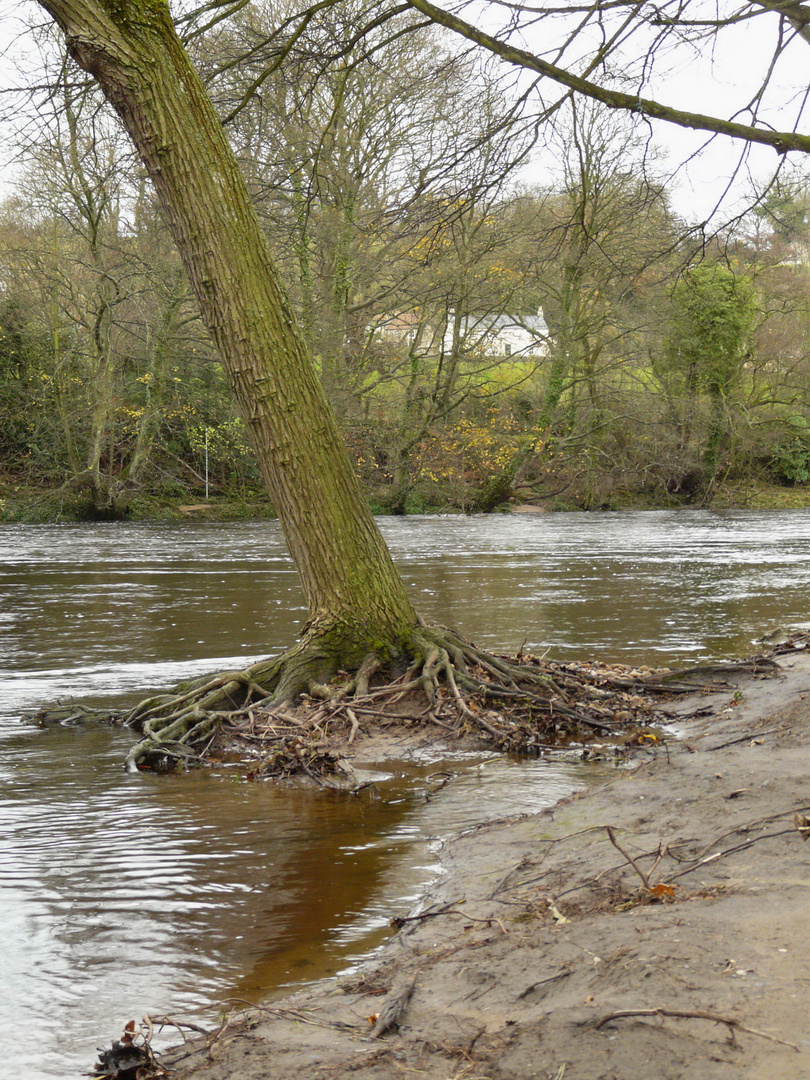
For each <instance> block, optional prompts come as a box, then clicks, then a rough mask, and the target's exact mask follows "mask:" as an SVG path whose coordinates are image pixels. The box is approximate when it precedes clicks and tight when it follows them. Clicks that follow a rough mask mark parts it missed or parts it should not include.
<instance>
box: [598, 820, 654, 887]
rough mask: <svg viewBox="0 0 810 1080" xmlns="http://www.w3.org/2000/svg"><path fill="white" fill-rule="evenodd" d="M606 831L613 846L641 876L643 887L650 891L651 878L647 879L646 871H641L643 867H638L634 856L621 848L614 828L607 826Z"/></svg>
mask: <svg viewBox="0 0 810 1080" xmlns="http://www.w3.org/2000/svg"><path fill="white" fill-rule="evenodd" d="M605 830H606V832H607V834H608V838H609V839H610V842H611V844H613V846H614V847H615V848H616V850H617V851H620V852H621V853H622V855H624V857H625V859H627V861H628V862H629V863H630V865H631V866H632V867H633V869H634V870H635V872H636V873H637V874H638V876H639V877H640V878H641V881H642V883H643V885H644V888H645V889H649V887H650V879H649V878H648V877H647V875H646V874H645V873H644V871H643V870H642V869H641V867H640V866H639V865H638V863H637V862H636V861H635V859H634V858H633V856H632V855H628V853H627V852H626V851H625V850H624V848H623V847H622V846H621V844H620V843H619V841H618V840H617V839H616V836H615V833H614V832H613V829H612V827H611V826H610V825H606V826H605Z"/></svg>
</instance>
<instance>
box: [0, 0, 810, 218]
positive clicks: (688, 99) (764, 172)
mask: <svg viewBox="0 0 810 1080" xmlns="http://www.w3.org/2000/svg"><path fill="white" fill-rule="evenodd" d="M29 16H31V17H34V18H36V19H40V18H44V17H45V16H44V13H43V12H42V10H41V9H39V8H38V7H37V6H36V5H35V4H33V3H31V2H30V0H28V2H23V3H20V2H19V0H0V45H1V46H2V55H0V87H3V88H5V87H9V86H11V85H15V82H16V76H15V72H14V67H13V54H14V53H15V51H16V49H17V48H18V46H15V41H16V40H17V39H18V37H19V35H20V32H21V30H22V29H23V28H24V26H25V19H26V17H29ZM769 22H770V19H767V20H766V19H755V20H753V22H752V23H749V24H747V25H745V26H741V27H738V28H735V29H733V30H732V31H731V32H729V33H728V38H727V40H726V38H725V37H724V38H722V39H721V43H720V45H718V44H717V43H713V44H712V49H711V51H710V50H709V48H708V46H707V47H706V48H703V49H702V50H701V53H702V55H701V56H700V57H695V55H694V53H690V54H689V56H688V59H687V60H684V58H683V56H681V57H678V56H677V55H676V56H673V57H671V58H669V59H668V65H669V66H670V68H671V69H674V70H670V71H669V72H668V73H667V74H666V75H662V76H660V77H659V76H657V75H656V76H655V78H654V81H653V82H652V84H651V86H652V88H653V90H654V91H655V92H654V93H652V92H650V91H649V90H647V91H645V95H646V96H651V97H652V96H655V97H657V98H658V99H659V100H661V101H662V102H664V103H670V104H673V105H676V106H679V107H682V108H687V109H692V110H694V111H699V112H705V113H719V114H721V115H730V114H731V113H732V112H733V111H734V109H735V108H739V107H740V106H741V105H743V104H745V102H746V101H747V99H748V98H750V96H751V95H752V93H753V92H754V89H755V88H756V86H757V85H758V82H759V80H760V78H761V76H762V74H763V73H764V71H765V70H766V68H767V63H768V59H769V52H770V43H769V40H768V35H767V30H766V27H767V24H768V23H769ZM526 43H527V45H529V46H530V45H531V44H532V42H531V34H527V41H526ZM676 64H677V65H679V67H678V68H677V69H675V65H676ZM780 64H781V67H780V70H779V71H777V75H776V77H775V78H774V81H773V86H772V88H771V91H770V96H771V111H770V112H769V114H768V119H769V120H770V121H771V122H772V123H773V125H774V126H775V127H784V128H788V129H789V128H790V127H792V126H793V124H794V123H795V120H796V114H797V110H798V108H799V104H798V102H797V96H796V95H797V91H799V90H806V88H807V86H808V78H807V70H808V67H809V66H810V44H808V43H805V42H803V41H796V42H794V43H792V44H791V45H790V46H789V48H788V50H787V53H786V55H785V57H784V58H783V60H782V61H781V62H780ZM3 100H7V95H4V96H3V97H0V104H1V103H2V101H3ZM802 126H803V127H805V129H806V130H810V122H808V124H807V125H802ZM653 131H654V143H655V145H657V146H658V147H660V148H662V149H664V150H665V152H666V154H667V157H668V163H669V167H670V169H674V168H675V166H676V165H678V163H679V162H682V161H685V160H686V159H687V158H689V157H690V155H692V154H694V153H695V152H696V151H697V149H698V148H699V147H700V146H701V145H702V144H703V143H705V142H706V140H707V138H708V136H707V135H706V134H705V133H693V132H689V131H686V130H683V129H680V128H677V127H674V126H672V125H668V124H662V123H657V124H656V125H655V126H654V128H653ZM743 150H744V147H743V144H741V143H740V142H738V141H736V140H730V139H726V138H721V137H719V136H718V137H716V138H715V139H714V140H713V141H712V142H711V145H710V146H709V148H708V149H706V150H705V151H703V152H702V153H701V154H700V155H699V156H698V158H697V159H696V160H693V161H692V162H691V163H690V164H689V165H688V166H686V167H684V168H683V169H682V170H681V171H680V172H679V175H678V179H677V182H676V186H675V188H674V189H673V192H672V195H673V203H674V206H675V208H676V210H677V211H678V212H679V213H680V214H681V215H683V216H685V217H688V218H690V219H703V218H705V217H706V216H707V215H708V214H709V213H711V211H712V210H713V209H714V206H715V204H716V203H717V201H718V200H719V199H720V198H721V196H722V194H723V191H724V189H725V187H726V184H727V183H728V181H729V179H730V177H731V175H732V173H733V172H734V169H735V168H736V167H737V164H738V162H739V158H740V154H741V153H742V151H743ZM3 155H5V157H4V156H3ZM8 157H9V155H8V154H7V153H6V149H5V148H4V147H2V145H0V192H2V190H4V189H5V190H8V185H9V183H10V182H11V181H12V179H13V173H14V167H13V164H11V163H10V162H9V160H8ZM788 160H789V161H796V162H798V161H801V160H802V155H799V154H791V155H789V158H788ZM777 162H778V158H777V155H776V153H775V152H774V151H773V150H771V149H769V148H765V147H753V148H750V149H749V151H748V154H747V162H746V164H745V165H744V167H743V168H742V170H741V172H740V175H739V176H738V178H737V180H736V182H735V188H734V191H733V192H732V194H731V196H730V198H729V200H728V203H727V207H728V209H729V210H730V209H731V208H732V207H733V206H734V205H735V203H736V202H738V201H739V198H740V197H741V195H742V194H744V193H745V192H747V191H748V190H750V180H749V174H750V173H751V172H753V173H754V174H756V175H757V176H758V177H766V176H768V175H769V174H770V173H771V172H772V170H773V169H774V168H775V166H776V164H777ZM808 168H809V169H810V162H808Z"/></svg>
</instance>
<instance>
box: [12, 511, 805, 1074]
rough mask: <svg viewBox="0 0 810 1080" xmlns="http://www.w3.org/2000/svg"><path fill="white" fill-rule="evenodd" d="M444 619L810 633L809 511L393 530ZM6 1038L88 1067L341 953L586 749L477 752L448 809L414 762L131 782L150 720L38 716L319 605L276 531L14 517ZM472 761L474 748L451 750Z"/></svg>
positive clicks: (624, 655)
mask: <svg viewBox="0 0 810 1080" xmlns="http://www.w3.org/2000/svg"><path fill="white" fill-rule="evenodd" d="M382 528H383V532H384V533H385V535H386V539H387V540H388V542H389V544H390V545H391V548H392V550H393V552H394V555H395V558H396V560H397V562H398V564H399V566H400V567H401V569H402V572H403V574H404V575H405V577H406V579H407V581H408V583H409V585H410V588H411V590H412V592H413V594H414V596H415V597H416V599H417V603H418V606H419V607H420V609H421V610H422V611H423V612H424V613H425V614H426V615H427V616H428V617H429V618H433V619H436V620H438V621H441V622H444V623H446V624H449V625H454V626H456V627H458V628H459V629H461V630H462V631H463V632H464V633H466V634H467V635H468V636H470V637H471V638H473V639H474V640H477V641H479V642H481V643H483V644H485V645H488V646H490V647H493V648H506V649H516V648H518V647H519V646H520V645H521V643H522V642H523V641H524V640H525V642H526V645H527V647H529V648H534V649H538V650H540V649H546V648H550V649H551V650H552V654H553V655H555V656H583V655H587V656H590V657H595V658H601V659H625V660H634V661H646V662H650V663H661V662H674V663H679V662H682V661H688V660H690V659H700V658H704V657H710V656H726V655H729V654H735V653H744V652H747V651H749V649H750V642H751V639H752V638H754V637H758V636H760V635H761V634H762V633H763V632H764V631H766V630H769V629H771V628H773V627H774V626H775V625H792V626H802V627H807V626H808V622H807V611H808V608H809V606H810V605H808V600H810V514H809V513H805V512H790V513H783V514H774V515H766V514H746V513H736V514H726V515H716V514H711V513H707V512H691V511H690V512H680V513H660V514H615V515H599V514H597V515H554V516H551V515H548V516H546V515H543V516H532V517H526V518H518V517H489V518H472V519H470V518H460V517H449V518H419V519H405V520H404V521H403V520H390V519H389V520H384V521H383V522H382ZM0 559H2V571H0V665H2V672H0V917H2V920H3V925H4V927H5V929H6V936H5V941H4V948H3V951H2V959H1V960H0V963H2V974H1V975H0V984H1V985H2V992H3V996H4V1000H5V1001H6V1006H5V1008H4V1020H5V1021H6V1023H5V1025H4V1027H3V1028H2V1029H0V1055H2V1057H3V1059H4V1062H5V1064H6V1066H7V1068H8V1069H9V1070H10V1071H11V1072H12V1073H13V1074H15V1075H24V1076H26V1078H27V1080H44V1078H45V1077H55V1076H58V1077H65V1076H67V1075H72V1074H75V1073H77V1072H80V1071H83V1070H86V1069H87V1068H88V1067H89V1065H90V1059H89V1057H88V1055H90V1057H91V1056H92V1048H93V1047H94V1046H95V1045H96V1042H97V1041H98V1040H99V1038H101V1037H104V1036H107V1037H112V1035H113V1034H115V1033H116V1032H117V1030H118V1029H119V1028H120V1026H121V1025H122V1024H123V1023H124V1022H125V1021H126V1020H128V1019H130V1018H132V1017H136V1018H137V1017H138V1016H140V1015H142V1014H143V1012H144V1011H145V1010H147V1009H150V1010H155V1011H159V1012H165V1011H167V1010H169V1011H176V1012H188V1011H193V1010H195V1009H206V1008H209V1007H210V1006H211V1005H212V1004H213V1003H216V1002H218V1001H220V1000H221V999H223V998H225V997H228V996H230V995H236V996H241V997H249V998H251V997H256V996H260V995H264V994H266V993H267V992H268V991H269V990H270V989H271V988H272V987H274V986H277V985H279V984H282V983H288V982H290V981H295V980H300V979H302V978H309V977H316V976H318V975H321V974H324V973H328V972H333V971H337V970H340V969H341V968H343V967H344V966H345V965H346V964H347V963H349V962H350V961H351V959H352V958H353V957H355V956H357V955H358V954H359V953H361V952H362V951H363V950H364V949H366V948H368V947H370V946H371V945H373V944H374V943H375V942H376V941H378V940H380V938H381V936H382V935H384V934H385V933H386V932H387V921H388V919H389V918H390V916H391V914H392V913H398V912H401V911H402V910H403V909H404V908H405V907H406V906H407V904H408V902H409V898H413V897H415V895H416V894H417V892H418V890H419V888H420V886H421V884H422V883H423V882H424V880H425V879H426V878H427V877H429V876H430V875H431V873H432V872H434V871H435V864H434V857H433V855H432V854H431V849H430V846H429V843H428V841H429V838H430V837H431V836H438V835H442V834H444V833H446V832H447V831H449V830H451V829H453V828H456V827H459V826H463V825H465V824H468V823H471V821H472V820H473V819H474V818H475V817H476V816H478V815H482V814H483V815H484V816H486V815H488V814H492V815H499V814H506V813H510V812H521V811H523V810H527V809H532V808H536V807H538V806H540V805H546V804H548V803H550V802H553V801H555V800H556V799H557V798H559V797H561V796H562V795H563V794H565V793H566V792H567V791H568V790H570V788H571V786H572V785H573V784H576V783H578V782H580V779H581V777H580V776H579V775H578V774H577V773H576V771H575V770H572V769H571V768H570V767H560V768H556V769H551V768H548V767H546V766H544V765H542V764H533V765H530V766H528V767H526V766H522V767H518V766H517V765H515V764H514V763H512V762H509V761H504V760H498V761H493V762H488V763H484V764H480V765H478V764H476V763H475V762H473V763H469V762H468V763H467V764H466V765H465V768H464V770H463V772H462V775H461V776H460V778H459V779H458V780H457V781H454V782H453V783H452V784H450V785H449V786H448V787H447V788H446V789H445V790H444V791H443V792H442V793H441V795H440V796H438V797H437V798H435V799H433V800H430V801H426V799H425V797H424V782H423V775H424V773H425V772H426V771H429V770H430V769H431V768H432V767H434V766H431V765H430V764H428V763H425V762H420V761H413V762H410V763H405V764H403V766H402V768H401V769H398V770H397V773H396V775H394V776H392V777H391V779H390V780H388V781H387V782H385V783H382V784H381V785H380V788H379V790H380V794H381V798H380V799H379V800H377V801H374V802H371V801H363V800H352V799H346V798H339V797H335V796H334V795H330V794H329V793H324V792H300V791H295V790H292V789H279V788H276V787H273V786H270V785H267V786H263V785H248V784H244V783H240V782H238V781H237V780H230V779H228V778H227V777H225V778H222V777H219V778H214V777H211V776H209V775H200V776H189V777H183V778H180V779H177V778H166V777H163V778H161V777H148V776H139V777H134V778H133V777H127V776H126V775H124V774H123V773H122V772H121V770H120V762H121V759H122V757H123V754H124V747H125V745H126V742H127V739H126V736H125V735H123V734H121V733H120V732H119V733H115V732H110V731H107V730H96V731H70V730H65V729H61V728H60V729H57V730H56V731H41V730H37V729H31V728H30V727H21V726H20V725H19V724H18V723H17V717H18V715H19V711H20V710H21V709H22V708H25V707H34V706H36V705H37V704H39V703H41V702H42V701H46V700H48V701H54V700H58V699H59V698H61V697H67V696H78V697H81V698H85V699H88V700H96V701H98V700H101V701H104V702H106V703H109V704H110V705H116V704H123V703H125V702H129V701H131V700H132V699H133V698H134V697H135V696H136V695H137V694H140V693H142V692H143V690H144V689H145V688H152V687H161V686H167V685H171V684H172V683H174V682H176V681H177V680H178V679H179V678H183V677H188V675H190V674H195V673H202V672H205V671H208V670H211V669H216V668H220V667H230V666H235V665H237V664H243V663H244V662H245V661H246V660H248V659H251V658H254V657H258V656H261V655H266V654H267V653H268V652H270V651H273V650H278V649H281V648H282V647H283V646H284V645H285V644H287V643H289V642H290V641H292V640H293V639H294V637H295V636H296V634H297V632H298V629H299V627H300V625H301V623H302V622H303V620H304V617H305V612H304V608H303V600H302V596H301V592H300V589H299V587H298V584H297V580H296V578H295V575H294V572H293V568H292V565H291V563H290V561H289V559H288V557H287V555H286V553H285V550H284V547H283V544H282V541H281V537H280V532H279V530H278V527H277V525H276V524H275V523H273V522H255V523H242V524H238V525H228V526H221V525H211V524H204V523H199V524H198V523H189V524H182V525H180V526H177V525H172V526H146V525H132V526H121V525H95V526H81V527H80V526H60V527H43V526H13V527H11V526H6V527H0ZM450 767H451V768H456V767H459V768H460V765H457V764H454V763H451V765H450Z"/></svg>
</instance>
